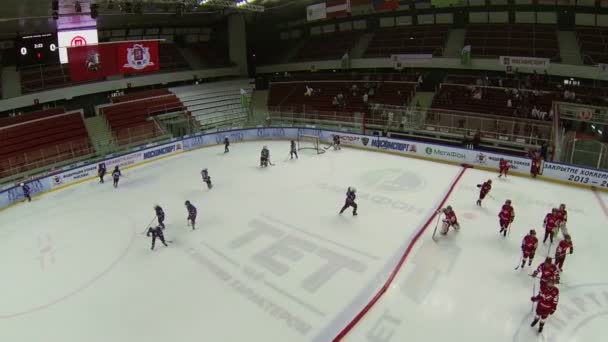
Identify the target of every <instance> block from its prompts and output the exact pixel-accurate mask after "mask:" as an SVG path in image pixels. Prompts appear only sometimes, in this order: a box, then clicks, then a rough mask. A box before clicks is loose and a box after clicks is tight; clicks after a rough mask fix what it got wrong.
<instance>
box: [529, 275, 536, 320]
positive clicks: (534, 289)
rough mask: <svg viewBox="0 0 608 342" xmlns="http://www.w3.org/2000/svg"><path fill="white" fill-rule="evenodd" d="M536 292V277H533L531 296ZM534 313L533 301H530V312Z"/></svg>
mask: <svg viewBox="0 0 608 342" xmlns="http://www.w3.org/2000/svg"><path fill="white" fill-rule="evenodd" d="M535 294H536V279H534V285H532V297H534V295H535ZM533 313H534V302H532V309H530V314H533Z"/></svg>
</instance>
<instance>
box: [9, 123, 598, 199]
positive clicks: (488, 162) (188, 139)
mask: <svg viewBox="0 0 608 342" xmlns="http://www.w3.org/2000/svg"><path fill="white" fill-rule="evenodd" d="M298 134H308V135H318V136H319V138H320V140H321V141H322V142H323V143H326V144H328V143H331V141H332V139H333V136H334V135H339V136H340V141H341V144H343V145H345V146H351V147H356V148H361V149H366V150H378V151H384V152H389V153H393V154H398V155H405V156H409V157H414V158H420V159H427V160H433V161H439V162H444V163H451V164H456V165H462V164H467V165H471V166H473V167H477V168H482V169H488V170H497V169H498V163H499V161H500V159H501V158H504V159H506V160H508V161H509V163H510V164H511V165H512V167H511V171H512V172H513V173H516V174H519V175H528V174H529V172H530V166H531V161H530V159H528V158H523V157H516V156H510V155H503V154H499V153H489V152H479V151H473V150H468V149H463V148H458V147H452V146H444V145H440V144H429V143H425V142H417V141H408V140H401V139H390V138H385V137H380V136H368V135H361V134H353V133H345V132H336V131H329V130H321V129H315V128H280V127H277V128H248V129H238V130H230V131H222V132H217V133H209V134H196V135H190V136H184V137H183V138H180V139H172V141H171V142H168V143H163V144H158V145H155V144H148V145H145V146H141V147H139V148H137V149H135V150H132V151H130V152H128V153H124V154H120V155H108V156H107V157H106V158H105V159H103V160H101V161H95V162H82V163H78V164H75V165H70V166H66V167H64V168H61V169H58V170H55V171H53V173H51V174H46V175H42V176H40V177H37V178H34V179H32V180H30V181H28V184H29V186H30V188H31V193H32V195H34V196H35V195H39V194H42V193H45V192H48V191H52V190H57V189H60V188H63V187H66V186H69V185H73V184H77V183H81V182H84V181H87V180H91V179H93V178H96V177H97V166H98V165H99V164H100V163H105V164H106V169H107V170H108V174H110V173H111V172H112V169H114V166H117V165H118V166H119V167H120V168H121V169H128V168H130V167H134V166H138V165H142V164H146V163H148V162H151V161H155V160H158V159H162V158H165V157H168V156H171V155H175V154H178V153H182V152H185V151H190V150H195V149H198V148H203V147H207V146H214V145H221V144H223V141H224V137H226V136H228V139H229V140H230V142H231V144H232V143H238V142H242V141H253V140H270V139H281V140H288V139H294V140H295V139H297V137H298ZM540 174H541V177H542V178H543V179H546V180H550V181H556V182H560V183H564V184H568V185H578V186H583V187H588V188H596V189H601V190H606V191H608V171H606V170H597V169H590V168H584V167H578V166H572V165H567V164H560V163H554V162H544V163H543V165H542V168H541V173H540ZM22 200H23V191H22V190H21V187H19V186H18V185H11V186H7V187H5V188H4V189H2V192H0V208H5V207H8V206H9V205H11V204H13V203H15V202H19V201H22Z"/></svg>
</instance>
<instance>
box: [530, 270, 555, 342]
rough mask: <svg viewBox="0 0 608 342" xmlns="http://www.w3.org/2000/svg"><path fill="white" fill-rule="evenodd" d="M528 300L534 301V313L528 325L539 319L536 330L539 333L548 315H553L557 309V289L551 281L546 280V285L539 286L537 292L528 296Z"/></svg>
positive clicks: (533, 324) (534, 323)
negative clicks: (532, 295) (530, 296)
mask: <svg viewBox="0 0 608 342" xmlns="http://www.w3.org/2000/svg"><path fill="white" fill-rule="evenodd" d="M530 300H532V301H533V302H536V315H535V316H534V320H533V321H532V324H530V326H531V327H533V326H535V325H536V323H538V322H539V321H540V324H539V325H538V332H539V333H541V332H543V327H544V326H545V321H546V320H547V318H548V317H549V316H550V315H553V313H555V310H556V309H557V303H558V302H559V289H558V288H557V287H556V286H555V284H554V282H553V281H547V283H546V285H545V286H544V287H541V288H540V291H539V292H538V294H537V295H536V296H534V297H532V298H530Z"/></svg>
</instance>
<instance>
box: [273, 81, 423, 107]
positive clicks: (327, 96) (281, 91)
mask: <svg viewBox="0 0 608 342" xmlns="http://www.w3.org/2000/svg"><path fill="white" fill-rule="evenodd" d="M366 83H367V84H368V85H371V86H373V87H374V91H375V94H374V95H373V96H371V97H369V99H368V104H367V105H366V104H365V103H364V102H363V94H364V92H365V91H364V89H366V87H365V84H366ZM353 85H357V91H356V93H355V94H354V95H353V90H352V89H353V88H352V86H353ZM306 86H308V87H310V88H312V89H314V93H313V95H312V96H307V95H305V93H306ZM338 94H342V95H343V97H344V103H343V104H340V105H337V106H336V105H333V104H332V100H333V98H334V97H337V96H338ZM414 94H415V83H413V82H376V81H310V82H302V81H294V82H274V83H271V85H270V94H269V97H268V108H269V109H270V110H272V111H276V112H292V113H303V112H307V113H310V112H314V111H321V112H341V113H343V114H346V115H352V113H355V112H361V113H367V112H368V109H369V105H371V104H388V105H397V106H405V105H407V104H408V103H409V102H410V101H411V99H412V98H413V96H414Z"/></svg>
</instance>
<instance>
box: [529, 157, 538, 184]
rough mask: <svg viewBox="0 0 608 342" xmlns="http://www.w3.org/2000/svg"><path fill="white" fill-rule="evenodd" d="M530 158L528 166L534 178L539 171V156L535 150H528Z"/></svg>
mask: <svg viewBox="0 0 608 342" xmlns="http://www.w3.org/2000/svg"><path fill="white" fill-rule="evenodd" d="M530 158H531V159H532V165H531V166H530V174H531V175H532V177H534V178H536V175H538V174H539V173H540V157H539V156H538V153H536V152H530Z"/></svg>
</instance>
